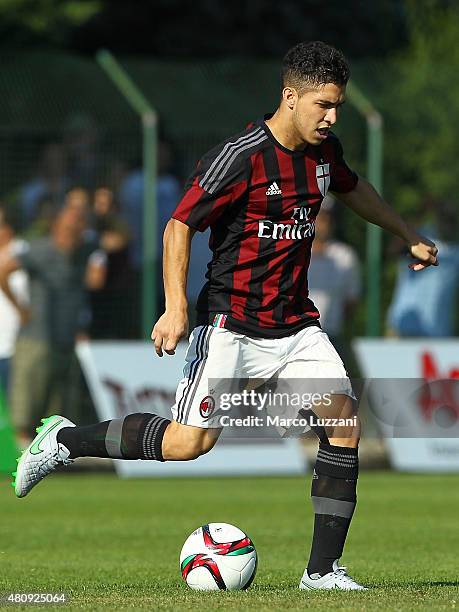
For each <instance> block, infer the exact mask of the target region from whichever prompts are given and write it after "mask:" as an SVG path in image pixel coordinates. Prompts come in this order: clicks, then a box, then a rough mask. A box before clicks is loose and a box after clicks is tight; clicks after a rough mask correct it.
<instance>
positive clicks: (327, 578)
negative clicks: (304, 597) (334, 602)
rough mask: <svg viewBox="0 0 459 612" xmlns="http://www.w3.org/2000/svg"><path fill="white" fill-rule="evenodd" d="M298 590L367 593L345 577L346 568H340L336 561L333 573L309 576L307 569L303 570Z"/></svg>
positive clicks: (365, 589)
mask: <svg viewBox="0 0 459 612" xmlns="http://www.w3.org/2000/svg"><path fill="white" fill-rule="evenodd" d="M314 576H315V578H314ZM300 589H302V590H305V591H314V590H316V589H337V590H340V591H367V590H368V589H367V588H366V587H364V586H362V585H361V584H359V583H358V582H356V581H355V580H354V579H353V578H351V577H350V576H348V575H347V572H346V568H345V567H340V566H339V565H338V561H334V562H333V571H331V572H329V573H328V574H325V575H324V576H319V575H318V574H312V576H309V574H308V568H306V569H305V570H304V574H303V577H302V578H301V581H300Z"/></svg>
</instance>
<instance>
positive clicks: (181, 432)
mask: <svg viewBox="0 0 459 612" xmlns="http://www.w3.org/2000/svg"><path fill="white" fill-rule="evenodd" d="M183 427H184V426H180V425H178V424H177V423H172V424H171V428H170V432H168V433H169V435H168V436H167V439H165V440H164V442H163V457H164V459H165V460H166V461H192V460H193V459H197V458H198V457H200V456H201V455H205V454H206V453H208V452H209V451H210V450H211V449H212V448H213V446H214V445H215V442H216V441H217V438H218V435H216V436H213V435H211V433H210V432H208V431H199V432H198V431H196V430H195V429H194V428H188V427H186V426H185V427H186V429H184V428H183Z"/></svg>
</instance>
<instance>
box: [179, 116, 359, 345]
mask: <svg viewBox="0 0 459 612" xmlns="http://www.w3.org/2000/svg"><path fill="white" fill-rule="evenodd" d="M265 118H266V117H265ZM357 180H358V178H357V175H356V174H355V173H354V172H352V170H350V169H349V167H348V166H347V164H346V162H345V161H344V158H343V149H342V147H341V144H340V142H339V140H338V138H337V137H336V136H335V135H334V134H332V133H330V134H329V136H328V138H327V139H326V140H324V141H323V142H322V143H321V144H320V145H317V146H312V145H309V146H307V147H306V148H305V149H304V150H302V151H291V150H289V149H286V148H285V147H283V146H282V145H281V144H280V143H279V142H278V141H277V140H276V139H275V138H274V136H273V135H272V133H271V132H270V130H269V128H268V126H267V125H266V123H265V121H264V120H261V121H259V122H257V123H256V124H254V125H252V126H251V127H249V128H248V129H246V130H245V131H244V132H241V133H240V134H237V135H235V136H233V137H230V138H228V139H227V140H225V141H224V142H223V143H221V144H220V145H218V146H217V147H215V148H214V149H212V150H211V151H209V152H208V153H207V154H206V155H204V157H203V158H202V159H201V160H200V162H199V163H198V166H197V169H196V171H195V172H194V174H193V175H192V176H191V177H190V178H189V180H188V182H187V184H186V187H185V192H184V195H183V197H182V199H181V201H180V202H179V204H178V206H177V208H176V210H175V212H174V213H173V215H172V217H173V218H174V219H177V220H178V221H181V222H182V223H185V224H187V225H189V226H190V227H192V228H195V229H197V230H199V231H204V230H205V229H206V228H208V227H210V229H211V237H210V242H209V246H210V248H211V250H212V253H213V257H212V261H211V262H210V263H209V264H208V270H207V274H206V278H207V282H206V284H205V285H204V287H203V289H202V291H201V294H200V296H199V299H198V304H197V310H198V323H199V324H208V323H214V324H216V325H219V326H223V325H224V327H226V328H227V329H230V330H232V331H234V332H237V333H243V334H246V335H248V336H254V337H263V338H281V337H283V336H288V335H290V334H293V333H295V332H297V331H299V330H300V329H302V328H303V327H306V326H308V325H318V319H319V313H318V311H317V309H316V307H315V306H314V304H313V303H312V301H311V300H310V299H309V298H308V282H307V271H308V267H309V260H310V256H311V245H312V241H313V239H314V229H315V223H314V221H315V218H316V216H317V213H318V211H319V209H320V205H321V202H322V200H323V198H324V196H325V194H326V193H327V190H328V189H330V190H331V191H334V192H337V193H346V192H348V191H351V190H352V189H353V188H354V187H355V185H356V183H357ZM219 315H221V316H219Z"/></svg>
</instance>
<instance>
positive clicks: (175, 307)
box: [151, 219, 195, 357]
mask: <svg viewBox="0 0 459 612" xmlns="http://www.w3.org/2000/svg"><path fill="white" fill-rule="evenodd" d="M194 233H195V230H194V229H193V228H191V227H189V226H188V225H185V223H182V222H181V221H177V219H170V221H169V222H168V223H167V225H166V229H165V230H164V239H163V241H164V251H163V277H164V293H165V297H166V308H165V312H164V314H163V315H162V316H161V317H160V318H159V319H158V321H157V323H156V324H155V326H154V327H153V331H152V332H151V339H152V340H153V342H154V345H155V351H156V353H157V354H158V355H159V357H162V356H163V350H164V351H165V352H166V353H168V354H169V355H173V354H174V351H175V348H176V346H177V344H178V341H179V340H180V338H182V337H183V336H186V335H187V333H188V302H187V299H186V279H187V275H188V265H189V262H190V251H191V238H192V237H193V234H194Z"/></svg>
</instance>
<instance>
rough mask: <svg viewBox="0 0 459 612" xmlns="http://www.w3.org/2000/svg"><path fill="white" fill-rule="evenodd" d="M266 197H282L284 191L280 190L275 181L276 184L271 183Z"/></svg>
mask: <svg viewBox="0 0 459 612" xmlns="http://www.w3.org/2000/svg"><path fill="white" fill-rule="evenodd" d="M266 195H267V196H270V195H282V191H281V190H280V189H279V185H278V184H277V183H276V181H274V183H271V185H270V186H269V187H268V189H267V191H266Z"/></svg>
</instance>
